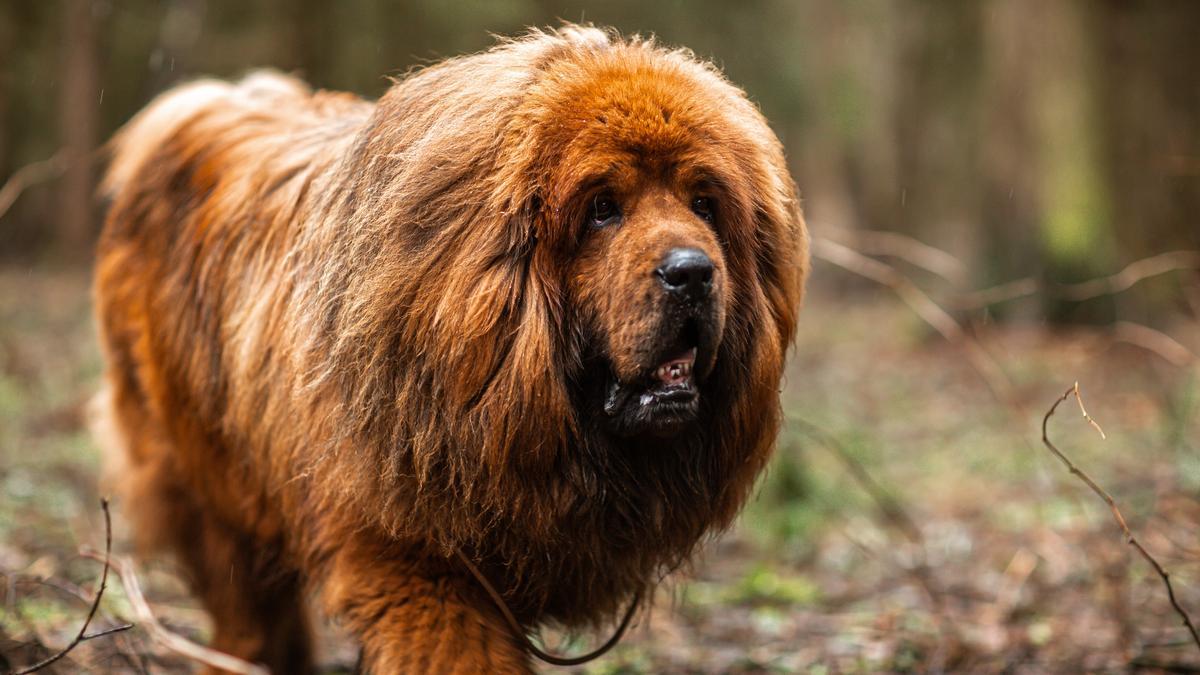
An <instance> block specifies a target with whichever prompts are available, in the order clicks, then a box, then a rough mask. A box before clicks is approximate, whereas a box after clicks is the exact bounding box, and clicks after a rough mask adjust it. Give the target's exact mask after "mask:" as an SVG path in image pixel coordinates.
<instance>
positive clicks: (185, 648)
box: [80, 551, 270, 675]
mask: <svg viewBox="0 0 1200 675" xmlns="http://www.w3.org/2000/svg"><path fill="white" fill-rule="evenodd" d="M80 553H81V555H83V556H85V557H88V558H92V559H94V560H99V559H100V556H99V555H98V554H97V553H96V552H95V551H81V552H80ZM112 567H113V569H115V570H116V571H117V575H118V576H119V577H120V578H121V585H122V586H124V587H125V596H126V598H127V599H128V600H129V605H130V607H132V608H133V613H134V615H135V616H136V618H137V620H138V623H139V625H141V626H142V628H145V629H146V632H147V633H149V635H150V638H151V639H152V640H154V641H155V642H157V643H159V644H160V645H162V646H163V647H165V648H166V649H169V650H171V651H173V652H175V653H176V654H179V655H181V656H184V657H186V658H188V659H191V660H192V661H196V662H198V663H203V664H204V665H206V666H211V667H213V668H216V669H217V670H227V671H229V672H231V673H240V674H241V675H270V671H268V670H267V669H266V668H264V667H263V666H260V665H256V664H253V663H250V662H249V661H244V660H242V659H239V658H237V657H236V656H231V655H229V654H226V653H224V652H219V651H217V650H215V649H210V648H209V647H205V646H203V645H198V644H196V643H195V642H192V641H191V640H189V639H187V638H185V637H183V636H181V635H178V634H176V633H172V632H171V631H169V630H167V629H166V628H165V627H163V625H162V624H161V623H159V621H158V618H157V617H156V616H154V612H152V611H151V610H150V605H149V604H148V603H147V602H146V596H144V595H142V587H141V584H139V583H138V578H137V573H136V572H135V571H134V569H133V563H131V562H130V561H129V560H126V559H125V558H121V557H119V556H118V557H114V558H113V559H112Z"/></svg>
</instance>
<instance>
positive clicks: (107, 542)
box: [13, 499, 133, 675]
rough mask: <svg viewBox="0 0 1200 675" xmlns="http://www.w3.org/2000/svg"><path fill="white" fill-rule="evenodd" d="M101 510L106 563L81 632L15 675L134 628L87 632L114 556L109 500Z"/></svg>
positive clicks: (14, 673)
mask: <svg viewBox="0 0 1200 675" xmlns="http://www.w3.org/2000/svg"><path fill="white" fill-rule="evenodd" d="M100 508H101V509H103V510H104V557H103V558H99V557H97V559H98V560H102V561H103V562H104V571H103V572H101V573H100V587H99V588H98V589H96V597H95V599H94V600H92V607H91V609H89V610H88V613H87V617H86V618H85V619H84V620H83V625H82V626H80V627H79V632H78V633H77V634H76V635H75V639H74V640H71V642H70V644H68V645H67V646H66V647H63V648H62V649H60V650H58V651H57V652H55V653H54V654H51V655H50V656H48V657H46V658H45V659H42V660H41V661H38V662H37V663H35V664H33V665H31V666H26V667H25V668H21V669H20V670H15V671H13V675H25V674H26V673H32V672H35V671H38V670H41V669H42V668H45V667H46V666H48V665H50V664H52V663H54V662H55V661H58V660H59V659H61V658H63V657H64V656H66V655H67V654H69V653H70V652H71V650H72V649H75V648H76V647H78V646H79V645H80V644H81V643H83V642H86V641H87V640H93V639H95V638H98V637H103V636H105V635H112V634H113V633H119V632H121V631H126V630H129V629H130V628H133V624H124V625H121V626H115V627H113V628H109V629H106V630H102V631H98V632H95V633H88V632H87V629H88V626H90V625H91V623H92V619H93V618H95V616H96V610H98V609H100V600H101V599H102V598H103V597H104V589H105V588H107V587H108V569H109V567H110V562H111V556H112V516H111V515H109V512H108V500H107V499H101V500H100Z"/></svg>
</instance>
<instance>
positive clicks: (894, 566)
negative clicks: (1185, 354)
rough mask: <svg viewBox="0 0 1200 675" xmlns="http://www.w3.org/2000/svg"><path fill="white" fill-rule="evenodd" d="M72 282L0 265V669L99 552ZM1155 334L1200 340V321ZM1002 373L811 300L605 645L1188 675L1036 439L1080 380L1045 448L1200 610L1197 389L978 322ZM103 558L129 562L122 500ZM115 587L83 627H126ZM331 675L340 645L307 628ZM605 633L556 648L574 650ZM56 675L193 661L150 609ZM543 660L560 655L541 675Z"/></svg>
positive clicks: (1099, 528) (1076, 491)
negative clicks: (169, 642)
mask: <svg viewBox="0 0 1200 675" xmlns="http://www.w3.org/2000/svg"><path fill="white" fill-rule="evenodd" d="M90 312H91V309H90V305H89V294H88V290H87V279H86V276H85V275H83V274H79V273H71V272H49V271H46V270H42V269H33V270H26V271H20V270H14V269H8V270H0V581H2V582H3V583H0V671H2V672H7V671H9V670H11V669H14V668H17V667H19V666H22V665H25V664H28V663H31V662H33V661H35V660H37V659H38V658H39V657H41V656H44V655H46V654H49V653H52V652H53V651H55V650H57V649H58V648H60V647H62V646H63V645H65V644H67V643H68V642H70V640H71V638H72V637H73V636H74V635H75V633H76V632H78V630H79V625H80V623H81V622H82V621H83V618H84V616H85V615H86V614H87V611H88V606H89V604H90V599H91V597H92V595H93V593H94V590H95V587H96V585H97V575H98V573H99V565H98V564H97V563H95V562H94V561H91V560H88V559H85V558H81V557H80V556H79V555H78V550H79V548H80V547H81V546H90V547H92V548H102V547H103V543H104V526H103V516H102V514H101V510H100V507H99V495H98V493H97V490H96V478H97V475H98V471H99V465H100V462H99V455H98V451H97V449H96V448H95V446H94V444H93V443H92V442H91V440H90V439H89V437H88V435H87V432H86V429H85V424H84V410H85V404H86V402H87V399H88V397H89V396H90V394H91V393H92V392H93V391H94V390H95V388H96V385H97V381H98V378H99V374H100V361H99V356H98V353H97V348H96V344H95V335H94V330H93V328H92V325H91V314H90ZM1167 332H1169V333H1170V334H1171V335H1173V336H1174V337H1175V338H1176V339H1177V340H1179V341H1180V342H1182V343H1183V344H1185V345H1190V347H1191V348H1192V350H1197V349H1200V326H1197V325H1196V324H1195V322H1192V323H1191V324H1190V325H1189V324H1188V323H1187V322H1185V321H1180V322H1177V323H1176V324H1174V325H1169V326H1168V327H1167ZM975 334H976V335H978V336H979V341H980V344H981V345H982V347H983V349H984V350H985V351H986V353H987V354H989V355H990V356H991V357H992V358H993V359H994V360H995V361H996V362H997V363H998V364H999V366H1000V368H1001V369H1002V371H1003V374H1004V378H1005V379H1007V380H1008V381H1009V382H1011V389H1009V390H1006V391H999V392H997V391H993V389H994V387H995V385H996V380H995V378H993V380H992V381H991V385H992V386H990V387H989V382H988V381H987V380H985V379H984V378H982V377H980V375H979V374H978V373H977V372H976V370H974V369H973V368H972V366H971V365H970V362H969V361H968V360H966V359H965V358H964V357H963V355H962V353H961V351H960V349H959V348H957V347H953V346H951V345H948V344H947V343H945V342H944V341H942V340H941V339H940V338H939V337H937V335H936V334H932V333H931V332H930V331H929V330H928V329H927V327H926V326H925V325H924V324H923V323H921V322H920V320H919V319H917V318H916V317H915V316H914V315H913V314H912V313H911V312H909V311H908V310H907V309H905V308H904V307H903V305H900V304H899V303H897V302H895V301H894V299H893V298H892V297H890V296H889V295H888V294H887V292H886V291H880V292H879V293H878V294H871V293H866V294H862V295H857V296H851V297H836V296H822V295H820V294H817V295H815V296H814V297H813V298H812V300H811V301H810V303H809V306H808V307H807V308H806V309H805V311H804V313H803V315H802V319H801V330H800V335H799V338H798V340H797V343H796V347H795V349H794V351H793V356H792V359H791V363H790V367H789V371H788V376H787V379H786V382H785V390H784V406H785V412H786V414H787V417H788V423H787V425H786V428H785V430H784V432H783V434H782V436H781V438H780V441H779V449H778V454H777V456H776V459H775V461H774V463H773V465H772V467H771V471H770V472H769V473H768V475H767V476H766V477H765V479H764V480H763V481H762V482H761V484H760V488H759V490H758V493H757V496H756V498H755V499H754V501H753V502H752V503H751V504H750V505H749V506H748V507H747V509H746V511H745V513H744V514H743V516H742V518H741V519H740V520H739V522H738V523H737V524H736V525H735V526H734V527H733V528H732V529H731V530H730V531H729V532H727V533H725V534H724V535H723V536H721V537H719V538H717V539H715V540H714V541H713V542H711V543H710V544H709V545H708V546H706V547H705V549H704V551H703V554H702V555H701V556H700V557H699V559H698V560H697V561H696V563H695V564H694V565H693V566H692V568H691V569H689V570H685V571H682V572H679V573H677V574H675V575H673V576H672V577H670V578H668V579H667V580H666V582H665V583H664V584H663V585H662V587H661V589H660V591H659V593H658V596H657V597H656V598H655V602H654V603H653V605H652V608H651V610H650V611H649V612H648V613H643V614H642V615H641V616H640V618H639V619H638V620H637V621H636V622H635V624H634V626H633V627H632V628H631V629H630V631H629V634H628V635H627V636H626V638H625V640H624V641H623V642H622V643H621V645H620V646H618V647H617V648H616V649H615V650H614V651H613V652H611V653H610V654H609V655H607V656H605V657H604V658H602V659H600V660H599V661H596V662H594V663H593V664H590V665H588V666H586V667H584V668H583V669H582V670H584V671H586V672H592V673H616V672H668V673H674V672H701V673H718V672H720V673H723V672H763V671H766V672H809V673H829V672H881V671H893V672H1013V673H1025V672H1029V673H1040V672H1080V671H1088V672H1129V671H1134V670H1139V671H1170V672H1200V649H1198V648H1197V646H1196V644H1194V643H1193V642H1192V639H1191V637H1190V636H1189V634H1188V632H1187V630H1186V629H1185V628H1184V627H1183V626H1182V624H1181V621H1180V619H1179V617H1178V615H1176V614H1175V613H1174V612H1173V610H1172V608H1171V605H1170V604H1169V603H1168V600H1167V596H1166V593H1165V591H1164V588H1163V584H1162V580H1161V578H1160V577H1159V576H1158V575H1157V574H1156V573H1155V572H1154V570H1153V569H1152V568H1151V567H1150V566H1149V565H1148V564H1147V563H1146V561H1145V560H1143V559H1142V558H1141V557H1139V556H1138V555H1137V552H1136V551H1135V550H1133V549H1132V548H1131V547H1130V546H1128V545H1126V543H1125V539H1124V537H1123V535H1122V533H1121V531H1120V529H1119V528H1118V527H1117V525H1116V523H1115V522H1114V520H1113V516H1112V514H1111V512H1110V511H1109V509H1108V507H1107V505H1106V504H1105V503H1104V502H1102V501H1101V500H1100V499H1099V498H1097V496H1096V495H1094V494H1093V493H1091V492H1090V491H1088V489H1087V487H1086V486H1084V485H1083V484H1082V483H1081V482H1080V481H1079V480H1078V479H1077V478H1076V477H1074V476H1072V475H1071V474H1070V473H1069V472H1068V471H1067V470H1066V469H1065V468H1064V467H1063V465H1062V464H1060V463H1059V462H1058V460H1056V459H1055V458H1054V457H1053V456H1052V455H1051V454H1050V453H1049V451H1048V450H1047V449H1046V448H1045V447H1044V446H1043V445H1042V443H1041V429H1040V425H1041V421H1042V417H1043V415H1044V414H1045V413H1046V411H1047V410H1048V408H1049V407H1050V406H1051V404H1053V403H1054V401H1055V400H1056V399H1057V398H1058V397H1059V396H1060V395H1061V394H1062V393H1063V392H1064V391H1065V390H1066V389H1067V388H1068V387H1069V386H1071V384H1072V383H1074V382H1076V381H1078V382H1079V383H1080V385H1081V387H1082V393H1083V397H1084V402H1085V403H1086V404H1087V408H1088V412H1090V413H1091V414H1092V416H1093V417H1094V418H1095V419H1096V421H1097V422H1099V424H1101V425H1102V426H1103V428H1104V430H1105V431H1106V432H1107V440H1103V439H1101V438H1100V436H1099V434H1097V433H1096V431H1095V430H1094V429H1093V428H1091V427H1090V426H1089V425H1088V423H1087V422H1086V420H1084V419H1083V418H1082V417H1081V415H1080V414H1079V406H1078V405H1077V404H1076V402H1075V401H1074V400H1073V399H1072V400H1068V401H1065V402H1064V403H1063V405H1062V407H1061V408H1060V409H1059V412H1058V414H1056V416H1055V417H1053V418H1052V419H1051V421H1050V425H1049V429H1050V434H1051V437H1052V439H1054V441H1055V442H1056V443H1057V445H1058V446H1059V447H1060V448H1061V449H1062V450H1063V451H1064V452H1066V453H1067V454H1068V455H1069V456H1070V457H1071V458H1072V459H1073V460H1074V461H1075V462H1076V463H1077V464H1078V465H1079V466H1080V467H1081V468H1082V469H1084V470H1085V471H1086V472H1088V473H1089V474H1090V475H1091V476H1092V477H1093V478H1095V479H1096V481H1097V482H1098V483H1100V485H1102V486H1104V487H1105V488H1106V489H1107V490H1108V491H1109V492H1110V493H1111V494H1112V495H1113V497H1114V498H1115V499H1116V501H1117V503H1118V504H1119V506H1120V509H1121V511H1122V512H1123V514H1124V516H1125V518H1126V519H1127V520H1128V522H1129V525H1130V527H1131V528H1132V530H1133V532H1134V533H1135V534H1136V536H1137V537H1138V539H1139V541H1140V542H1141V543H1142V544H1143V545H1144V546H1145V548H1146V549H1147V550H1148V551H1150V553H1151V554H1152V555H1153V556H1154V557H1155V558H1157V560H1158V561H1159V562H1160V563H1161V564H1162V565H1163V566H1164V567H1165V568H1166V569H1167V570H1168V571H1169V572H1170V574H1171V580H1172V582H1173V584H1174V587H1175V592H1176V594H1177V596H1178V599H1179V602H1180V604H1181V605H1182V606H1183V607H1184V608H1187V609H1190V610H1191V612H1192V614H1193V616H1195V617H1197V618H1198V619H1200V538H1198V537H1197V532H1198V528H1197V523H1200V381H1198V378H1197V372H1196V371H1195V370H1194V369H1193V370H1190V371H1189V370H1187V369H1184V368H1180V367H1177V366H1172V365H1170V364H1168V363H1167V362H1166V361H1165V360H1163V359H1162V358H1160V356H1159V355H1156V354H1154V353H1151V352H1148V351H1145V350H1143V349H1141V348H1139V347H1134V346H1131V345H1129V344H1124V343H1121V342H1118V341H1114V340H1113V339H1112V335H1111V333H1110V332H1109V331H1107V330H1105V329H1090V330H1083V329H1073V330H1070V331H1053V332H1052V331H1049V330H1046V329H1044V328H1042V327H1038V326H1008V327H997V326H994V325H991V326H984V327H982V328H978V329H977V330H976V331H975ZM114 511H115V513H114V516H115V518H114V541H113V550H114V552H115V553H118V554H121V555H127V554H129V553H130V552H131V549H132V544H131V541H130V533H129V532H128V529H127V527H126V524H125V522H124V520H123V519H122V518H121V517H120V516H121V514H120V511H119V505H118V507H116V508H115V509H114ZM175 569H176V568H174V567H173V565H172V564H171V563H170V561H150V562H149V563H148V564H143V565H142V566H141V567H139V575H140V579H141V585H142V588H143V591H144V592H145V595H146V597H147V598H148V600H149V602H150V605H151V607H152V608H153V610H154V612H155V614H156V615H157V616H158V617H159V619H160V620H161V621H162V623H164V624H165V625H166V626H167V627H168V628H169V629H171V630H173V631H176V632H178V633H179V634H182V635H185V636H187V637H189V638H192V639H195V640H199V641H203V640H204V639H205V638H206V636H207V635H208V631H209V627H208V624H207V619H206V617H205V615H204V613H203V612H202V611H201V610H200V609H199V607H198V606H197V604H196V603H195V602H194V601H193V600H192V599H191V598H190V597H189V596H188V594H187V590H186V586H185V585H184V583H183V581H182V580H181V578H180V576H179V575H178V573H177V572H176V571H175ZM131 617H132V610H131V606H130V604H129V602H128V600H127V598H126V596H125V595H124V591H123V588H122V586H121V584H120V583H118V581H117V580H116V579H115V578H113V579H110V581H109V586H108V590H107V592H106V594H105V596H104V603H103V605H102V607H101V611H100V613H99V614H98V615H97V618H96V619H95V621H94V622H93V625H92V629H93V630H102V629H105V628H108V627H112V626H116V625H119V624H120V623H121V622H123V621H125V620H130V621H132V620H133V619H132V618H131ZM323 635H324V637H323V641H322V642H323V650H322V664H323V666H322V667H323V671H324V672H327V673H338V672H347V671H349V670H350V669H351V668H352V667H353V664H354V660H355V650H354V648H353V646H352V645H351V644H350V643H349V642H348V641H347V640H346V639H345V638H344V637H342V636H340V635H339V634H338V633H337V632H336V631H335V630H333V629H327V630H325V631H323ZM604 637H605V636H603V635H586V636H575V637H574V638H571V639H559V636H555V635H548V636H546V640H547V642H549V643H550V644H551V645H552V646H557V647H566V648H569V649H572V650H582V649H585V648H587V647H588V646H589V645H590V644H592V643H593V642H594V641H597V640H601V639H603V638H604ZM56 668H57V671H55V672H98V673H101V672H190V671H191V670H193V666H191V665H190V664H188V663H186V662H183V661H181V660H180V659H179V658H178V657H176V656H173V655H171V654H169V653H165V652H163V651H162V650H161V649H159V648H158V647H157V646H156V645H155V644H154V643H153V642H152V641H151V640H150V639H149V637H148V636H147V634H146V632H145V631H144V628H143V627H142V626H135V627H134V628H133V629H131V630H128V631H125V632H121V633H117V634H113V635H110V636H106V637H102V638H97V639H93V640H88V641H86V642H84V643H82V644H81V645H80V646H79V647H78V648H77V649H76V650H74V651H73V652H71V654H70V655H69V656H68V657H67V658H66V659H64V660H63V661H60V662H59V664H56ZM547 670H552V669H547Z"/></svg>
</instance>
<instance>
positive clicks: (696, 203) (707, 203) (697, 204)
mask: <svg viewBox="0 0 1200 675" xmlns="http://www.w3.org/2000/svg"><path fill="white" fill-rule="evenodd" d="M692 211H693V212H694V213H695V214H696V215H698V216H700V217H701V218H703V219H704V220H706V221H708V222H710V223H711V222H712V219H713V200H712V198H711V197H696V198H695V199H693V200H692Z"/></svg>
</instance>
